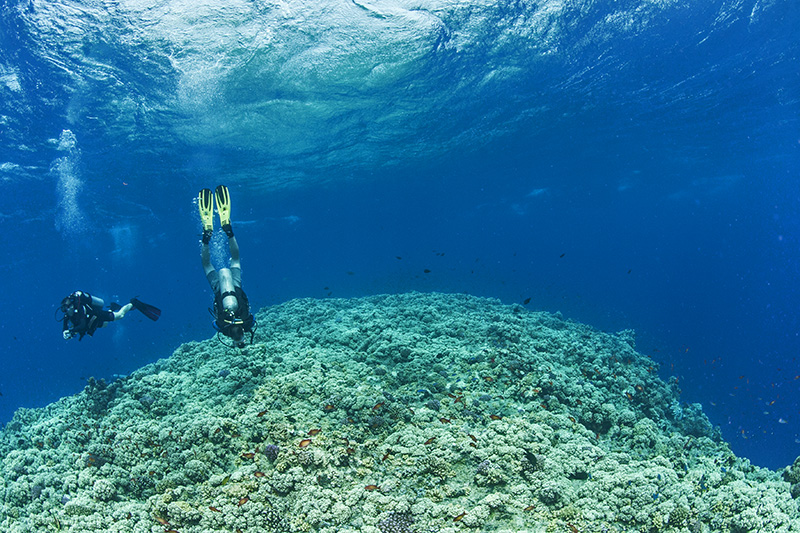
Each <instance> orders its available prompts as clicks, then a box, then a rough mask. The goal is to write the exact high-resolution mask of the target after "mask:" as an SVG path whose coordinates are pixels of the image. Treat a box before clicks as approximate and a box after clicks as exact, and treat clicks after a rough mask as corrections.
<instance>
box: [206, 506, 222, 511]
mask: <svg viewBox="0 0 800 533" xmlns="http://www.w3.org/2000/svg"><path fill="white" fill-rule="evenodd" d="M208 508H209V509H211V510H212V511H214V512H215V513H221V512H222V511H220V510H219V509H217V508H216V507H214V506H213V505H209V506H208Z"/></svg>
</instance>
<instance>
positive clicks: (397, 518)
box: [378, 513, 414, 533]
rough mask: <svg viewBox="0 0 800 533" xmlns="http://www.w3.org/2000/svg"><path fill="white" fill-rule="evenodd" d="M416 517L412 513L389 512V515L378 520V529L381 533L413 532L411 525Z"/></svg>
mask: <svg viewBox="0 0 800 533" xmlns="http://www.w3.org/2000/svg"><path fill="white" fill-rule="evenodd" d="M413 524H414V519H413V518H412V517H411V514H410V513H389V515H388V516H387V517H386V518H384V519H383V520H381V521H380V522H378V529H380V530H381V533H411V532H412V529H411V526H412V525H413Z"/></svg>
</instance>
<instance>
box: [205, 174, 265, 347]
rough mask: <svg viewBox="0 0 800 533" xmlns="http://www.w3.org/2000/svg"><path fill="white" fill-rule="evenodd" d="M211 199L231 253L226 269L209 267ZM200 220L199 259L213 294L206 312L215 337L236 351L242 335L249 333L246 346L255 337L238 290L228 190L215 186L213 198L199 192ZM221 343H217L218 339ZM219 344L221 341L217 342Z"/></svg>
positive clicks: (236, 246) (207, 191)
mask: <svg viewBox="0 0 800 533" xmlns="http://www.w3.org/2000/svg"><path fill="white" fill-rule="evenodd" d="M214 197H216V200H217V213H219V222H220V225H221V226H222V231H224V232H225V235H227V236H228V247H229V248H230V253H231V263H230V268H220V269H219V270H215V269H214V265H212V264H211V251H210V249H209V246H208V243H209V242H211V237H212V236H213V235H214ZM197 205H198V208H199V210H200V219H201V220H202V222H203V246H202V248H201V250H200V259H201V261H202V262H203V271H204V272H205V274H206V278H208V283H209V284H210V285H211V289H212V290H213V291H214V308H213V309H210V308H209V311H210V312H211V315H212V316H213V317H214V329H216V330H217V335H218V336H219V334H222V335H224V336H226V337H228V338H230V339H231V340H232V341H233V344H234V345H235V346H236V347H237V348H244V347H245V345H246V343H245V340H244V334H245V333H250V342H251V343H252V342H253V335H255V327H256V321H255V319H254V318H253V315H252V314H250V303H249V302H248V301H247V295H246V294H245V293H244V291H243V290H242V265H241V262H240V261H239V243H237V242H236V237H234V236H233V228H232V227H231V197H230V194H229V193H228V188H227V187H226V186H224V185H219V186H218V187H217V189H216V191H215V192H214V194H213V196H212V193H211V189H203V190H202V191H200V194H199V195H198V202H197ZM220 341H221V339H220ZM221 342H222V341H221Z"/></svg>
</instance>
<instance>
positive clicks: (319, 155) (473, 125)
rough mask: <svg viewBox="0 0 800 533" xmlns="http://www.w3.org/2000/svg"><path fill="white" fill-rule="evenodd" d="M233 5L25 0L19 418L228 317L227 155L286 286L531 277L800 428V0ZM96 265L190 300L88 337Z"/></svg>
mask: <svg viewBox="0 0 800 533" xmlns="http://www.w3.org/2000/svg"><path fill="white" fill-rule="evenodd" d="M217 4H218V3H212V2H202V1H193V2H186V3H183V2H180V1H178V0H166V1H165V2H161V3H159V4H158V5H153V6H148V7H147V8H145V7H143V6H142V5H140V4H139V3H136V2H132V1H126V0H123V1H121V2H117V3H114V4H113V5H112V4H108V3H106V4H102V3H89V2H85V3H84V2H73V1H64V0H62V1H60V2H43V1H40V0H25V1H15V0H6V1H4V2H2V3H1V4H0V13H1V14H2V21H0V22H1V23H2V24H1V25H0V186H1V187H2V191H3V194H2V195H0V219H2V224H3V226H2V232H0V235H1V237H0V238H1V239H2V241H0V245H1V246H0V249H2V250H3V267H4V268H3V276H2V282H1V283H2V285H1V286H0V288H1V289H2V295H3V302H2V309H3V313H2V316H3V320H2V322H1V323H0V350H2V356H0V357H2V368H3V372H2V374H1V375H0V393H2V396H0V421H2V422H5V421H7V420H9V419H10V418H11V416H12V414H13V412H14V410H15V409H17V408H19V407H37V406H42V405H45V404H47V403H49V402H52V401H54V400H56V399H58V398H59V397H62V396H64V395H69V394H74V393H75V392H78V391H80V390H81V389H82V387H83V386H84V384H85V380H86V378H88V377H89V376H95V377H97V378H100V377H105V378H107V379H111V378H112V377H113V376H114V375H115V374H126V373H128V372H131V371H133V370H134V369H136V368H139V367H140V366H142V365H144V364H146V363H148V362H151V361H153V360H155V359H158V358H161V357H166V356H168V355H169V354H170V353H171V352H172V350H174V349H175V348H176V347H177V346H178V345H179V344H180V343H182V342H186V341H191V340H201V339H205V338H208V337H210V336H212V335H213V330H212V328H211V324H210V317H209V315H208V312H207V307H208V306H209V305H210V302H211V293H210V290H209V288H208V286H207V283H206V281H205V278H204V276H203V273H202V269H201V267H200V259H199V237H198V234H199V232H200V227H199V220H198V218H197V216H196V206H195V205H194V204H193V199H194V197H195V196H196V194H197V191H198V190H199V189H200V188H202V187H209V188H213V187H214V186H216V185H217V184H219V183H225V184H227V185H228V186H229V187H230V188H231V193H232V197H233V219H234V229H235V230H236V233H237V237H238V240H239V243H240V245H241V248H242V262H243V269H244V270H243V277H244V287H245V290H246V291H247V292H248V295H249V297H250V300H251V303H252V304H253V305H254V306H255V307H262V306H266V305H273V304H277V303H280V302H283V301H285V300H287V299H291V298H295V297H319V298H324V297H329V296H331V297H356V296H362V295H371V294H376V293H386V292H401V291H409V290H418V291H446V292H467V293H470V294H476V295H483V296H493V297H497V298H500V299H501V300H503V301H504V302H507V303H522V302H524V301H525V300H527V299H528V298H530V301H529V303H528V304H527V306H528V307H529V308H530V309H536V310H549V311H561V312H562V313H563V314H564V315H565V316H566V317H568V318H572V319H575V320H578V321H582V322H586V323H588V324H591V325H593V326H594V327H596V328H598V329H602V330H608V331H618V330H622V329H626V328H633V329H635V330H636V331H637V348H638V349H639V350H640V351H642V352H643V353H646V354H648V355H650V356H651V357H652V358H653V360H654V363H657V364H658V365H659V372H660V374H661V375H662V377H664V378H666V377H669V376H676V377H678V379H679V380H680V383H681V387H682V390H683V398H684V399H685V401H687V402H699V403H702V405H703V408H704V409H705V411H706V412H707V413H708V415H709V417H710V418H711V420H712V422H713V423H714V424H716V425H719V426H720V427H721V428H722V432H723V435H724V436H725V438H726V439H727V440H728V441H729V442H730V443H731V446H732V447H733V450H734V451H735V452H736V453H737V454H739V455H743V456H745V457H748V458H750V460H751V461H752V462H753V463H755V464H758V465H763V466H769V467H772V468H779V467H782V466H784V465H786V464H789V463H791V462H792V461H793V460H794V459H795V457H796V456H798V455H800V444H798V443H799V442H800V440H799V439H800V378H799V377H798V376H800V365H799V364H798V361H797V356H798V352H799V351H800V338H798V328H799V326H800V324H798V318H799V315H798V313H799V311H798V302H800V294H799V293H798V289H797V284H798V279H800V275H799V274H800V272H798V270H799V269H798V265H800V206H799V205H798V202H799V201H800V194H799V193H800V180H798V178H800V120H798V117H800V74H798V73H799V72H800V69H798V68H797V65H798V64H800V63H798V61H800V44H799V43H800V35H799V34H798V30H797V28H800V7H798V4H797V2H793V1H792V0H785V1H781V0H772V1H763V0H742V1H739V0H736V1H732V0H731V1H719V0H716V1H711V2H703V3H702V4H703V5H702V6H700V7H697V6H693V5H692V3H676V2H669V1H662V2H646V1H633V0H631V1H618V2H613V3H611V2H589V1H584V2H580V1H576V2H567V3H564V2H560V1H542V2H526V1H519V2H498V3H497V4H498V5H497V6H495V5H490V3H486V2H478V1H474V3H473V4H469V3H467V2H462V1H458V2H457V1H455V0H422V1H419V2H413V3H412V2H404V1H399V0H398V1H388V0H387V1H375V2H372V3H368V2H361V1H359V2H356V1H351V2H349V3H348V2H340V1H336V2H334V1H328V0H320V1H315V2H294V3H289V4H285V5H284V4H278V3H259V2H255V3H252V2H251V3H245V2H233V3H223V4H222V5H217ZM217 238H218V239H220V238H221V235H218V236H217ZM217 244H220V243H219V242H217ZM218 253H221V252H220V251H219V250H218ZM76 289H82V290H86V291H89V292H91V293H93V294H96V295H98V296H100V297H103V298H104V299H105V300H106V301H112V300H118V301H126V300H127V299H129V298H130V297H132V296H137V295H138V296H139V297H140V298H141V299H142V300H144V301H146V302H149V303H153V304H155V305H158V306H159V307H161V308H162V309H163V316H162V318H161V320H160V321H159V322H157V323H152V322H150V321H148V320H147V319H145V318H144V317H143V316H142V315H140V314H138V313H132V314H130V315H128V317H126V318H125V319H124V321H121V322H119V323H116V324H112V325H110V326H109V327H108V328H105V329H102V330H99V331H98V332H97V333H96V335H95V337H94V338H85V339H84V340H83V341H81V342H77V341H76V340H72V341H69V342H65V341H64V340H63V339H62V338H61V331H60V329H61V328H60V325H59V324H58V323H57V322H55V321H54V319H53V315H54V311H55V308H56V306H57V304H58V303H59V302H60V300H61V298H63V297H64V296H65V295H67V294H68V293H70V292H72V291H73V290H76Z"/></svg>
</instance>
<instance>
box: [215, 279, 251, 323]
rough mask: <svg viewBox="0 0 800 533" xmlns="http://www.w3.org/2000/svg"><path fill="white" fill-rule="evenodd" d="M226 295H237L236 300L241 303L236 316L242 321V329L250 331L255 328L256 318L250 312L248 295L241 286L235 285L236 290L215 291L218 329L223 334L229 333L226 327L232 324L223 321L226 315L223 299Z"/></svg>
mask: <svg viewBox="0 0 800 533" xmlns="http://www.w3.org/2000/svg"><path fill="white" fill-rule="evenodd" d="M226 296H235V297H236V301H237V302H238V304H239V307H238V309H237V310H236V313H235V314H234V317H235V318H237V319H239V320H241V321H242V329H244V331H245V332H248V333H249V332H250V331H251V330H252V329H253V324H254V323H255V319H254V318H253V315H251V314H250V302H249V301H248V300H247V295H246V294H245V293H244V291H243V290H242V288H241V287H234V290H232V291H229V292H225V293H220V292H219V291H214V311H215V313H214V316H215V317H216V320H215V323H216V325H217V329H219V331H221V332H222V333H223V334H227V333H225V332H226V329H225V328H227V327H228V326H230V324H227V323H226V322H224V321H223V317H224V316H225V307H224V306H223V305H222V300H223V299H224V298H225V297H226Z"/></svg>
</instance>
